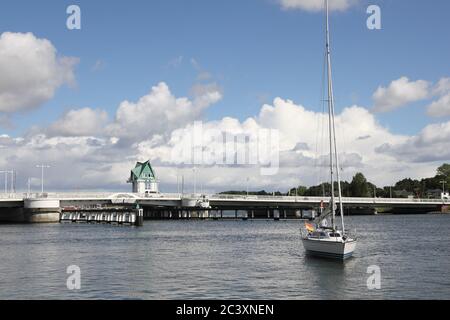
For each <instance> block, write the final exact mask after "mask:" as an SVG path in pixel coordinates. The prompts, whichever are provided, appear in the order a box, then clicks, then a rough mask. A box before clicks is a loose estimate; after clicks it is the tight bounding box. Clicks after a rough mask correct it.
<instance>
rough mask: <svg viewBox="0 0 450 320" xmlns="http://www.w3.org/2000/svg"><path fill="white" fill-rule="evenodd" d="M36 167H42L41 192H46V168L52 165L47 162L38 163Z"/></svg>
mask: <svg viewBox="0 0 450 320" xmlns="http://www.w3.org/2000/svg"><path fill="white" fill-rule="evenodd" d="M36 168H41V193H44V169H45V168H50V166H49V165H45V164H38V165H36Z"/></svg>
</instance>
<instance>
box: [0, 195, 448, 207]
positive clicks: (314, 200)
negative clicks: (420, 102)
mask: <svg viewBox="0 0 450 320" xmlns="http://www.w3.org/2000/svg"><path fill="white" fill-rule="evenodd" d="M205 196H206V197H207V198H208V199H209V200H210V201H220V200H230V201H233V200H234V201H246V202H248V201H280V202H310V203H320V202H321V201H323V202H324V203H328V202H329V201H330V197H304V196H272V195H248V196H247V195H234V194H213V195H205ZM185 197H198V198H199V199H200V198H201V197H203V195H202V194H183V195H182V194H179V193H149V194H137V193H127V192H116V193H113V192H110V193H107V192H58V193H30V194H27V193H0V200H4V201H7V200H23V199H26V198H53V199H61V200H66V199H72V200H76V199H80V200H89V199H92V200H97V199H127V198H134V199H139V200H145V199H149V200H151V199H171V200H172V199H174V200H178V199H181V198H185ZM343 201H344V203H361V204H377V203H383V204H386V203H392V204H415V203H427V204H446V205H449V204H450V200H448V199H447V200H442V199H412V198H357V197H344V198H343Z"/></svg>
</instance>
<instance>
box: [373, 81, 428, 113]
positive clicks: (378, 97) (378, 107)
mask: <svg viewBox="0 0 450 320" xmlns="http://www.w3.org/2000/svg"><path fill="white" fill-rule="evenodd" d="M429 88H430V84H429V82H427V81H424V80H417V81H410V80H409V79H408V78H407V77H402V78H400V79H398V80H394V81H392V82H391V84H390V85H389V87H387V88H385V87H381V86H380V87H379V88H378V89H377V90H376V91H375V93H374V94H373V100H374V107H373V111H374V112H389V111H393V110H395V109H398V108H400V107H403V106H405V105H406V104H408V103H411V102H415V101H419V100H423V99H426V98H428V97H429Z"/></svg>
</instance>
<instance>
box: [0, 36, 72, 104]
mask: <svg viewBox="0 0 450 320" xmlns="http://www.w3.org/2000/svg"><path fill="white" fill-rule="evenodd" d="M76 63H77V59H75V58H68V57H60V56H57V51H56V49H55V47H54V46H53V45H52V43H51V42H50V41H48V40H46V39H39V38H36V37H35V36H34V35H33V34H32V33H12V32H4V33H2V35H1V36H0V111H1V112H9V113H11V112H16V111H23V110H29V109H32V108H36V107H38V106H39V105H41V104H42V103H44V102H46V101H47V100H49V99H51V98H52V97H53V96H54V94H55V91H56V90H57V89H58V88H59V87H60V86H61V85H64V84H73V83H74V81H75V76H74V70H73V69H74V66H75V64H76Z"/></svg>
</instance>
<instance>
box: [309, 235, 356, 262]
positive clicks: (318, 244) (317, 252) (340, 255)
mask: <svg viewBox="0 0 450 320" xmlns="http://www.w3.org/2000/svg"><path fill="white" fill-rule="evenodd" d="M302 242H303V247H304V248H305V251H306V254H308V255H312V256H319V257H324V258H330V259H339V260H346V259H348V258H351V257H352V256H353V252H354V251H355V249H356V240H353V239H347V240H346V241H344V242H336V241H329V240H320V239H308V238H304V239H303V240H302Z"/></svg>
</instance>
